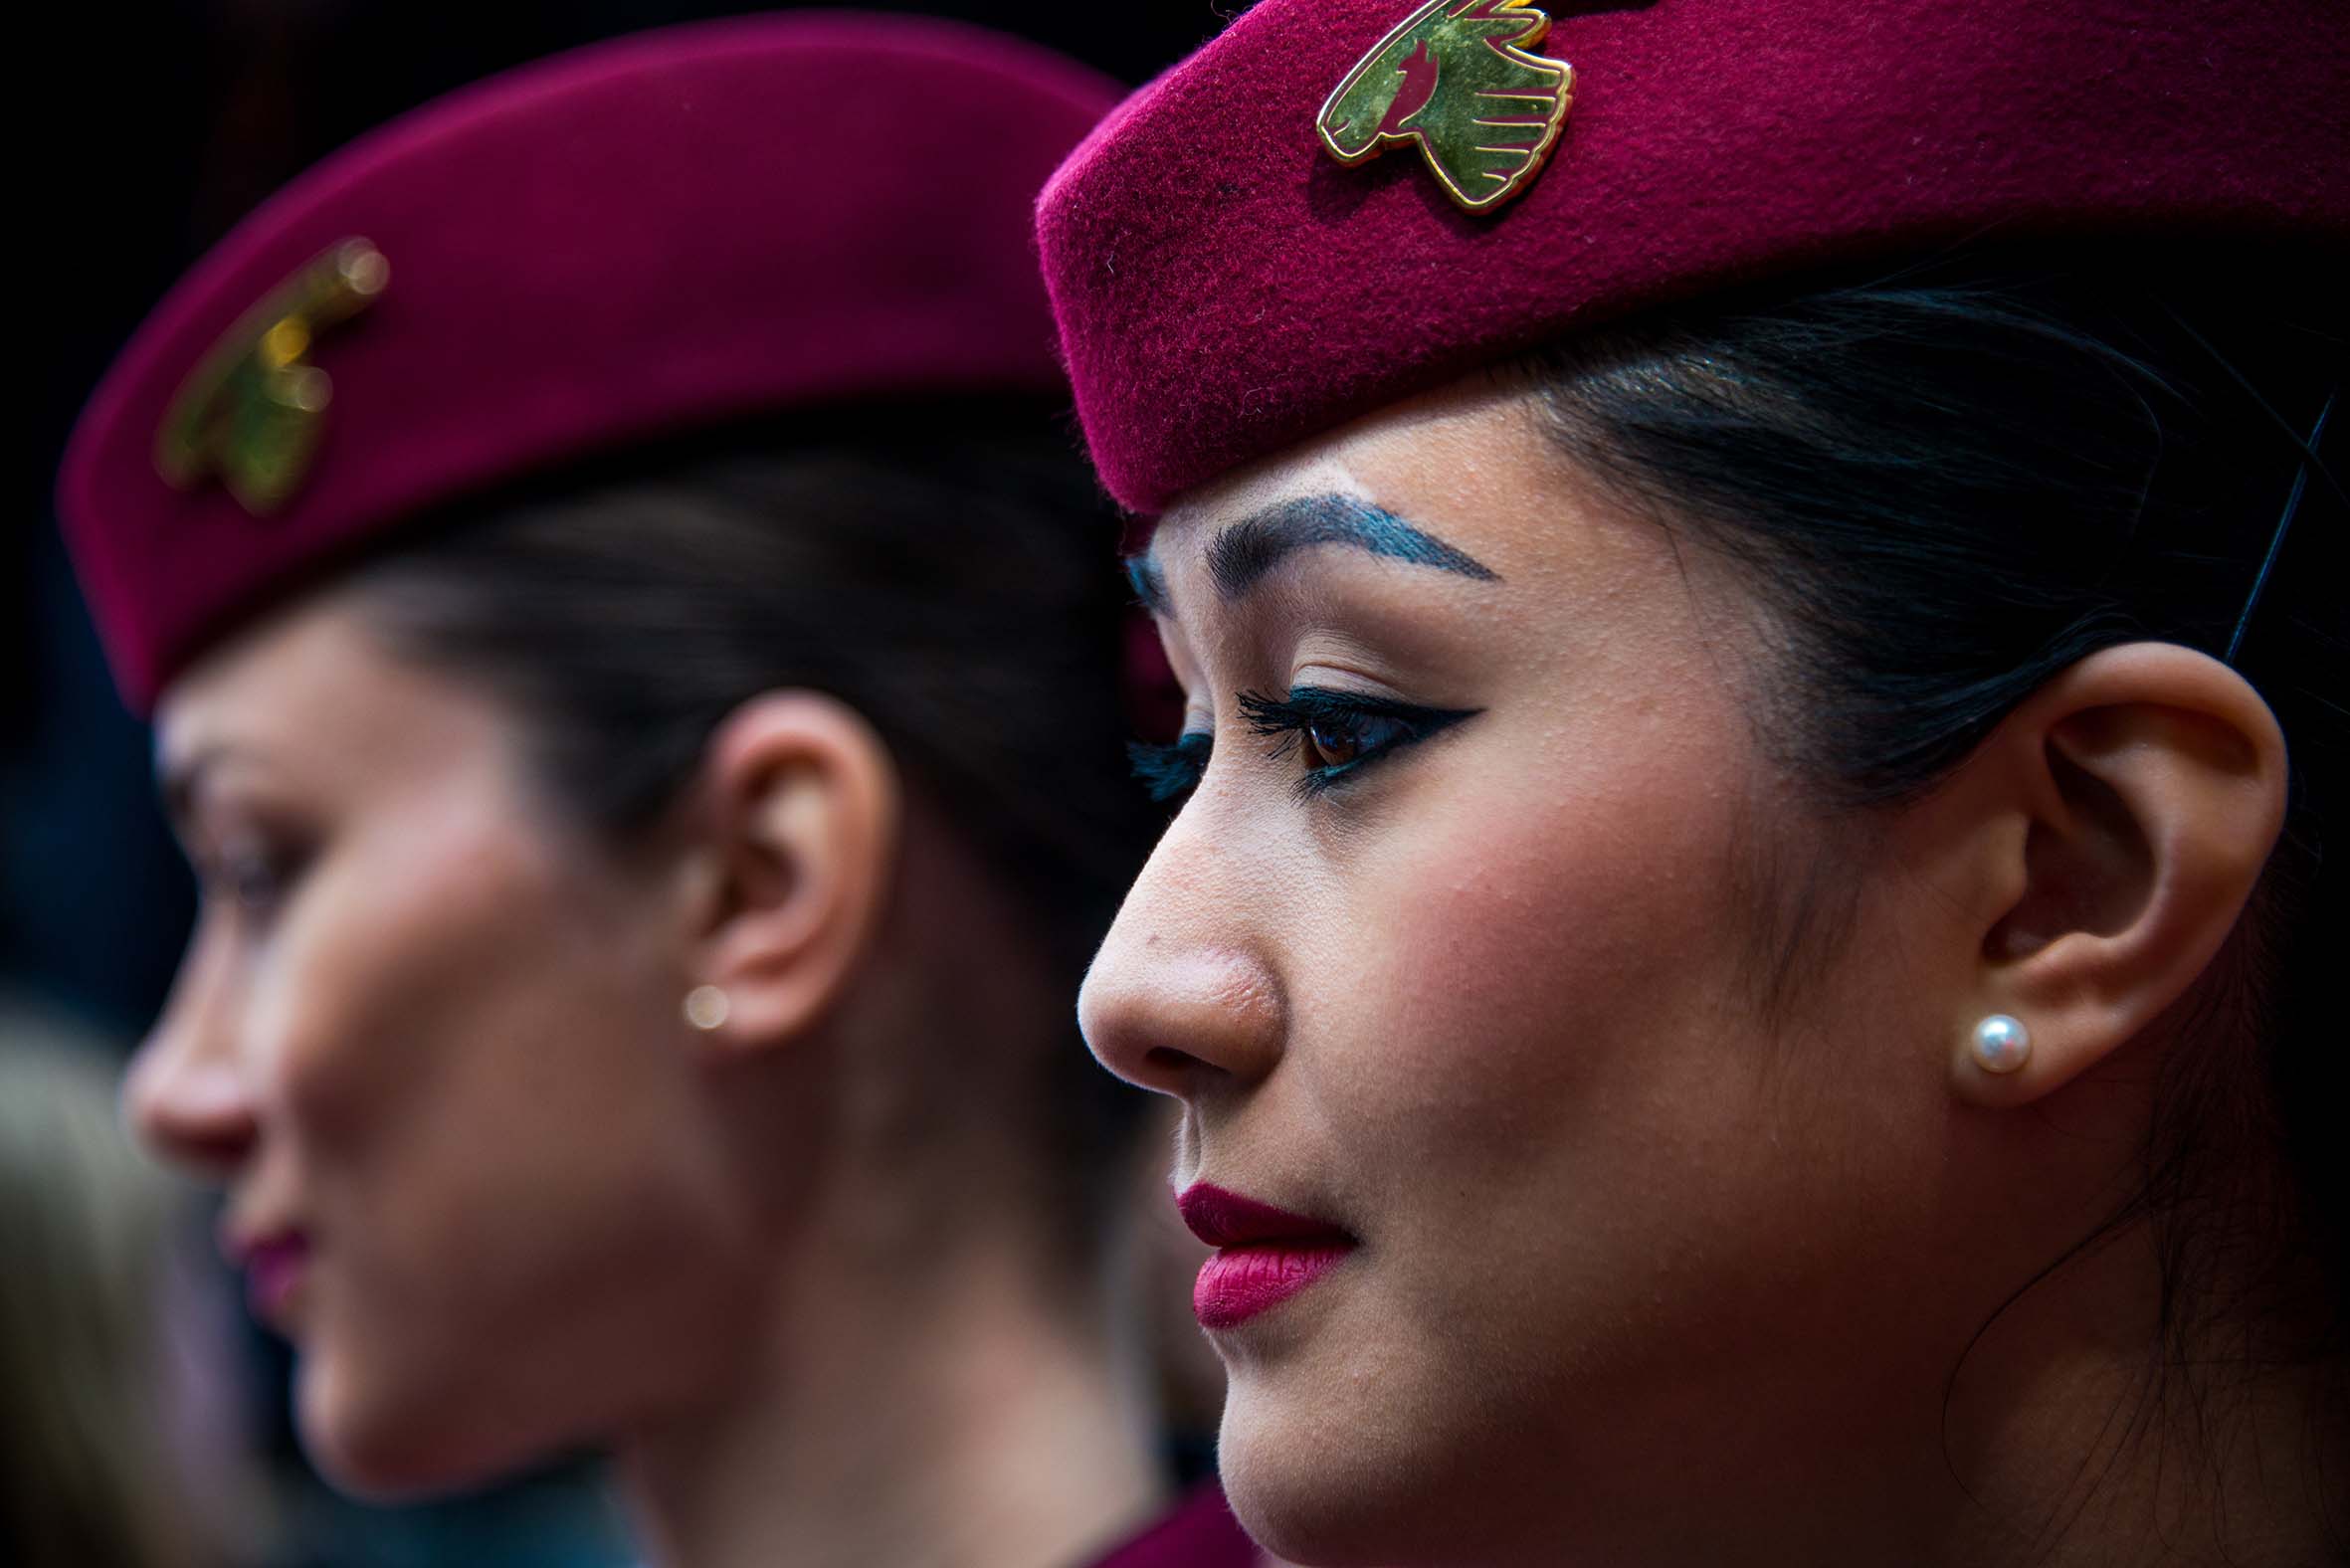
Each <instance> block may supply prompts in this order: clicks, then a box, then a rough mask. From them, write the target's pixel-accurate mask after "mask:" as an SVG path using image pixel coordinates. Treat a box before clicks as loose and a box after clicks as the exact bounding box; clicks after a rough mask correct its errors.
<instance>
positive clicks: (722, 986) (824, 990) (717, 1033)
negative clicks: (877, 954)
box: [688, 691, 899, 1053]
mask: <svg viewBox="0 0 2350 1568" xmlns="http://www.w3.org/2000/svg"><path fill="white" fill-rule="evenodd" d="M702 769H703V776H702V780H701V790H700V797H701V802H702V807H703V810H702V813H701V823H700V834H701V837H702V843H701V845H700V847H699V848H700V853H699V854H697V855H696V857H695V861H696V864H697V866H698V867H699V869H700V870H701V872H702V873H703V875H701V876H699V877H697V878H696V882H698V884H699V885H698V886H697V888H696V891H695V896H694V904H695V923H696V932H695V937H694V941H693V944H692V952H691V954H690V955H689V962H690V978H689V980H688V985H689V986H694V987H698V986H715V987H717V988H718V990H720V991H721V992H723V993H724V995H725V1007H724V1009H723V1016H722V1019H721V1020H720V1022H719V1023H718V1024H717V1026H716V1027H715V1028H714V1029H712V1030H711V1031H710V1033H711V1035H712V1036H713V1037H714V1038H715V1040H716V1042H717V1043H718V1044H719V1045H720V1046H721V1047H722V1048H723V1049H725V1050H726V1051H728V1052H733V1053H741V1052H749V1051H756V1050H762V1049H766V1048H768V1047H771V1046H774V1045H778V1044H781V1043H783V1042H785V1041H788V1040H791V1039H793V1038H795V1037H796V1036H798V1035H800V1034H801V1033H803V1032H804V1031H806V1030H807V1029H808V1027H809V1026H810V1025H812V1024H813V1023H815V1022H816V1021H817V1019H819V1018H820V1017H821V1016H822V1015H823V1014H824V1013H825V1012H826V1011H827V1010H828V1009H830V1008H831V1007H832V1005H833V1004H834V1003H835V1002H836V1001H838V1000H839V998H840V996H841V993H842V991H843V990H844V989H845V987H846V985H847V983H848V981H849V979H850V976H851V975H852V974H853V973H854V972H855V970H856V968H857V966H858V964H859V962H860V960H862V959H863V957H864V956H865V953H866V950H867V948H868V946H869V944H870V940H871V937H872V933H873V929H874V926H875V924H876V922H877V920H878V919H879V917H880V914H881V909H882V906H883V904H884V902H885V900H886V898H887V894H888V889H889V886H890V881H891V875H892V872H893V869H894V865H895V859H896V851H897V842H898V831H899V795H898V780H897V770H896V766H895V764H894V762H893V761H892V760H891V758H890V755H889V751H888V748H887V747H886V746H885V745H884V744H883V743H882V741H881V736H880V735H879V734H877V733H875V731H874V728H873V726H872V725H871V724H868V723H867V722H866V721H865V719H864V718H863V717H861V716H860V715H859V714H858V713H857V712H856V711H855V710H854V709H853V708H850V707H848V706H847V705H845V704H843V703H841V702H839V701H837V700H835V699H834V698H832V697H829V696H825V695H822V694H820V693H817V692H812V691H777V692H770V693H768V694H766V695H763V696H758V697H754V698H752V699H751V700H750V701H748V702H746V703H744V704H743V705H742V706H741V707H739V708H737V709H736V710H735V711H734V712H733V713H732V714H730V715H729V716H728V717H727V718H726V720H725V722H724V723H722V724H720V725H719V726H718V729H717V731H716V733H715V734H713V735H712V736H711V737H710V743H709V746H708V749H707V751H706V753H705V754H704V759H703V764H702Z"/></svg>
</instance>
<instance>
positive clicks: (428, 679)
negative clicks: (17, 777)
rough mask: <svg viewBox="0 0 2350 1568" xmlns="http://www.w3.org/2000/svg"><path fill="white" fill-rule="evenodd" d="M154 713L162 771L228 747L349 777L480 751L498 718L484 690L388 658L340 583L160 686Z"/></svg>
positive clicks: (371, 776) (489, 745) (374, 776)
mask: <svg viewBox="0 0 2350 1568" xmlns="http://www.w3.org/2000/svg"><path fill="white" fill-rule="evenodd" d="M155 717H156V754H157V760H158V764H159V766H160V768H161V770H162V772H163V773H164V774H165V775H166V776H175V775H178V774H182V773H184V772H185V771H187V770H188V769H190V768H191V767H194V766H195V765H196V764H198V763H199V762H202V761H204V760H205V759H207V758H208V757H212V756H216V755H225V754H236V755H241V756H256V757H263V758H267V759H268V760H269V761H271V762H272V763H273V764H276V765H279V766H284V767H291V768H298V769H299V770H301V771H302V772H303V773H304V774H305V775H307V776H308V777H310V778H313V779H315V780H317V781H319V782H322V783H341V784H350V785H359V784H367V783H372V782H391V781H394V780H399V779H403V778H411V777H413V776H414V774H415V773H416V772H417V771H418V770H419V769H420V768H422V767H425V766H428V765H436V764H438V763H440V762H443V761H445V760H446V759H447V758H448V757H450V756H451V755H453V754H476V753H486V752H488V751H490V750H491V749H493V744H494V742H495V741H496V740H497V738H498V737H499V735H500V734H501V733H502V731H503V729H504V727H505V726H504V722H503V720H502V718H501V716H500V714H499V712H498V710H497V709H496V708H495V707H494V706H493V705H492V704H491V702H490V699H489V698H488V697H487V696H486V695H484V694H481V693H478V692H474V691H471V690H469V689H468V688H467V687H466V686H464V685H463V684H461V683H459V682H456V681H454V680H451V679H449V678H447V677H444V676H441V675H438V674H436V673H433V672H431V671H427V670H423V669H420V668H417V667H415V666H414V665H412V664H410V663H408V662H406V661H403V660H400V659H397V658H395V657H393V656H392V655H391V654H390V653H389V652H388V651H387V650H386V649H385V648H384V646H383V645H382V643H381V641H380V640H379V639H378V638H377V637H376V636H375V634H374V633H373V632H372V631H371V630H370V629H369V627H368V625H367V623H366V619H365V617H364V615H363V614H362V612H361V609H360V607H359V605H358V603H357V601H356V598H355V596H353V595H350V594H347V593H342V592H327V593H322V594H316V595H312V596H310V597H308V598H305V599H303V600H300V601H298V602H297V603H295V604H294V605H293V606H291V607H289V608H287V609H285V610H282V611H280V612H278V613H276V614H274V615H270V616H267V617H264V618H262V619H260V620H258V621H256V622H254V623H253V624H252V625H251V626H250V627H248V628H247V629H245V630H244V631H242V632H240V633H239V634H238V635H237V636H236V637H235V638H233V639H232V640H230V641H228V642H226V643H223V644H222V645H221V646H220V647H218V648H216V649H214V650H212V651H211V652H210V653H208V654H206V655H205V656H204V657H203V658H202V659H200V660H198V661H197V662H196V663H195V664H194V665H192V666H191V667H190V668H189V669H188V670H187V671H186V673H184V674H183V675H181V676H179V677H178V678H176V679H175V680H174V681H173V682H172V683H171V685H170V686H168V687H166V688H165V690H164V693H163V696H162V700H161V701H160V702H159V703H158V704H157V707H156V715H155Z"/></svg>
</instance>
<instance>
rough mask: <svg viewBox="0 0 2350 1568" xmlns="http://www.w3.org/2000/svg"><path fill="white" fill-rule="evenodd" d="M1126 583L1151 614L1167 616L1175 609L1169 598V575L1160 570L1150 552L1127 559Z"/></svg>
mask: <svg viewBox="0 0 2350 1568" xmlns="http://www.w3.org/2000/svg"><path fill="white" fill-rule="evenodd" d="M1126 583H1127V585H1128V586H1129V587H1131V588H1132V589H1133V590H1134V597H1135V598H1137V599H1139V600H1141V601H1142V608H1144V609H1145V610H1148V611H1149V612H1150V613H1151V614H1153V615H1166V614H1167V613H1169V612H1170V611H1171V610H1172V609H1173V608H1174V605H1173V603H1172V601H1170V600H1169V599H1168V598H1167V574H1166V573H1165V572H1162V571H1160V570H1159V563H1158V562H1156V561H1154V560H1152V559H1151V558H1150V552H1149V551H1148V550H1143V551H1140V552H1138V553H1136V554H1133V555H1129V556H1127V557H1126Z"/></svg>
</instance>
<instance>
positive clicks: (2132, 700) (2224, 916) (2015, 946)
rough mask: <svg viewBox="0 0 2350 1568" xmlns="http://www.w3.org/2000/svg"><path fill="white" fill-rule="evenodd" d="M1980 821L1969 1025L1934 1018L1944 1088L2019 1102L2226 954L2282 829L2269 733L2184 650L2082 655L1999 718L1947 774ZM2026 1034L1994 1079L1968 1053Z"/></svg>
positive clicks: (2225, 678) (1991, 1101)
mask: <svg viewBox="0 0 2350 1568" xmlns="http://www.w3.org/2000/svg"><path fill="white" fill-rule="evenodd" d="M1961 773H1962V778H1961V779H1959V780H1958V781H1956V782H1957V784H1958V788H1959V791H1960V793H1961V794H1962V795H1966V796H1970V797H1972V798H1973V799H1974V800H1975V802H1976V803H1977V804H1978V806H1979V807H1980V808H1981V809H1980V811H1979V813H1976V815H1977V821H1978V823H1979V825H1980V826H1982V827H1983V828H1984V830H1985V831H1983V832H1980V833H1978V834H1976V835H1973V836H1972V841H1973V846H1974V848H1973V850H1972V851H1971V853H1972V854H1973V855H1975V856H1976V857H1978V866H1977V867H1976V868H1975V872H1976V875H1975V876H1974V877H1973V878H1970V880H1971V881H1973V882H1974V885H1975V888H1976V889H1977V890H1978V891H1979V892H1981V893H1982V894H1983V895H1984V896H1983V897H1981V898H1980V900H1971V901H1973V903H1974V907H1975V909H1976V911H1977V924H1978V926H1979V928H1980V929H1981V933H1982V940H1981V951H1980V958H1979V960H1978V962H1977V964H1976V966H1975V975H1976V983H1975V986H1974V993H1975V994H1974V995H1973V996H1972V997H1971V998H1970V1002H1971V1004H1972V1005H1973V1007H1974V1009H1975V1011H1974V1012H1973V1013H1972V1014H1971V1016H1968V1017H1963V1018H1954V1019H1952V1020H1950V1024H1949V1027H1950V1036H1951V1041H1952V1046H1951V1071H1952V1074H1953V1082H1954V1083H1955V1085H1956V1086H1957V1088H1958V1091H1959V1092H1960V1094H1961V1095H1962V1096H1964V1097H1966V1098H1968V1099H1970V1100H1973V1101H1975V1102H1977V1103H1980V1104H1987V1105H2012V1104H2022V1103H2026V1102H2029V1101H2032V1100H2036V1099H2038V1098H2040V1097H2041V1096H2043V1095H2045V1094H2048V1093H2050V1092H2052V1091H2053V1090H2055V1089H2057V1088H2059V1087H2061V1086H2063V1085H2064V1084H2066V1083H2068V1082H2070V1081H2071V1080H2072V1079H2074V1078H2078V1077H2079V1076H2080V1075H2081V1074H2083V1073H2085V1072H2087V1071H2089V1070H2090V1069H2092V1068H2094V1067H2096V1066H2097V1065H2098V1064H2100V1063H2102V1062H2104V1061H2105V1060H2107V1059H2108V1058H2110V1057H2111V1056H2112V1055H2113V1054H2114V1053H2115V1052H2117V1051H2118V1050H2120V1049H2121V1047H2123V1046H2124V1045H2126V1044H2127V1043H2128V1042H2129V1041H2130V1040H2132V1039H2133V1038H2135V1037H2136V1036H2137V1035H2139V1034H2140V1033H2141V1032H2142V1031H2144V1030H2145V1029H2146V1028H2148V1026H2150V1025H2151V1024H2153V1023H2154V1021H2155V1020H2156V1019H2157V1018H2158V1017H2159V1016H2160V1015H2161V1014H2162V1012H2163V1011H2164V1009H2166V1008H2168V1007H2170V1006H2171V1004H2173V1003H2174V1002H2176V1001H2178V1000H2179V998H2180V997H2182V996H2183V995H2185V994H2186V992H2187V990H2188V988H2189V987H2190V986H2192V985H2193V984H2194V983H2195V981H2196V979H2197V977H2198V976H2200V975H2201V974H2202V973H2203V971H2204V969H2205V967H2206V966H2207V965H2208V964H2209V963H2210V962H2211V960H2212V958H2213V956H2214V955H2215V954H2217V953H2218V952H2219V950H2220V947H2221V944H2222V943H2223V942H2225V941H2226V940H2227V937H2228V933H2229V932H2230V930H2232V929H2233V928H2234V926H2235V924H2236V920H2237V917H2238V915H2240V914H2241V913H2242V912H2243V910H2244V906H2245V903H2246V901H2247V900H2248V899H2249V898H2250V897H2251V896H2252V889H2253V887H2254V886H2255V885H2256V884H2257V883H2258V882H2259V878H2260V872H2261V869H2262V868H2263V867H2264V866H2265V865H2266V864H2267V861H2268V854H2269V851H2270V850H2271V849H2273V848H2274V847H2275V844H2276V837H2277V834H2278V832H2279V831H2280V830H2281V828H2282V826H2283V822H2284V806H2285V776H2286V768H2285V749H2284V735H2283V732H2282V731H2281V730H2279V729H2278V728H2277V725H2276V719H2275V715H2273V714H2272V713H2270V712H2269V711H2268V705H2267V704H2266V703H2265V702H2263V701H2261V700H2260V697H2259V695H2258V693H2256V692H2255V691H2253V690H2252V687H2251V686H2249V685H2247V684H2246V683H2245V681H2244V679H2243V678H2242V677H2241V676H2239V675H2237V674H2236V672H2235V671H2233V670H2230V669H2229V668H2228V667H2227V666H2225V665H2223V664H2221V663H2219V662H2218V661H2217V660H2214V659H2211V658H2209V657H2207V656H2206V655H2203V654H2199V653H2196V652H2194V651H2193V650H2192V649H2187V648H2181V647H2177V646H2175V645H2172V644H2167V643H2132V644H2128V645H2125V646H2123V647H2120V648H2112V649H2107V650H2105V651H2104V652H2101V653H2097V654H2093V655H2091V656H2090V657H2089V658H2087V659H2084V660H2082V661H2081V662H2080V663H2078V664H2076V665H2074V666H2073V667H2071V668H2070V669H2069V670H2067V671H2065V672H2064V673H2063V674H2062V675H2060V676H2058V677H2057V678H2056V680H2054V681H2052V682H2050V683H2049V684H2048V685H2047V686H2043V687H2042V688H2041V689H2040V690H2039V691H2037V692H2035V693H2034V694H2033V696H2032V697H2031V699H2030V700H2028V701H2027V702H2025V704H2024V705H2023V706H2022V707H2020V708H2018V709H2017V710H2016V711H2015V712H2014V713H2012V714H2010V715H2009V716H2008V718H2007V720H2006V721H2005V722H2003V723H2002V724H2001V725H2000V726H1999V728H1998V729H1997V730H1996V731H1994V733H1993V735H1992V737H1991V738H1990V740H1988V741H1987V742H1986V743H1985V744H1984V745H1983V746H1982V747H1981V748H1980V749H1979V750H1978V751H1977V753H1976V754H1975V756H1974V757H1972V758H1970V759H1969V761H1968V763H1967V764H1966V766H1965V768H1963V769H1962V770H1961ZM1994 1013H2005V1014H2008V1015H2010V1016H2012V1017H2014V1018H2017V1019H2020V1020H2022V1021H2023V1023H2024V1025H2025V1027H2026V1028H2027V1029H2028V1030H2029V1031H2030V1033H2031V1048H2032V1049H2031V1053H2030V1056H2029V1058H2028V1059H2027V1060H2026V1062H2025V1064H2024V1066H2023V1067H2021V1068H2020V1069H2018V1070H2016V1071H2015V1072H2012V1073H2005V1074H1999V1073H1991V1072H1987V1071H1985V1070H1984V1069H1983V1068H1982V1066H1981V1065H1979V1064H1978V1063H1977V1061H1976V1060H1975V1057H1974V1054H1973V1051H1972V1049H1971V1039H1972V1034H1973V1030H1974V1026H1975V1024H1976V1023H1977V1022H1978V1021H1979V1020H1980V1019H1982V1018H1983V1017H1985V1016H1988V1015H1990V1014H1994Z"/></svg>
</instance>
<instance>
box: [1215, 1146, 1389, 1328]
mask: <svg viewBox="0 0 2350 1568" xmlns="http://www.w3.org/2000/svg"><path fill="white" fill-rule="evenodd" d="M1175 1207H1176V1208H1177V1209H1179V1210H1181V1211H1182V1214H1183V1223H1184V1224H1186V1225H1188V1226H1190V1227H1191V1233H1192V1234H1193V1235H1194V1236H1196V1237H1198V1238H1199V1239H1200V1240H1201V1241H1203V1242H1206V1243H1207V1244H1208V1245H1209V1246H1210V1247H1213V1248H1215V1249H1216V1256H1215V1257H1213V1258H1211V1259H1209V1260H1208V1261H1207V1262H1206V1263H1205V1264H1203V1265H1201V1266H1200V1277H1199V1279H1198V1281H1197V1282H1196V1283H1195V1284H1193V1286H1192V1290H1191V1309H1192V1311H1193V1312H1194V1313H1195V1314H1196V1315H1197V1316H1198V1318H1199V1320H1200V1326H1201V1327H1202V1328H1234V1327H1237V1326H1239V1325H1240V1324H1242V1323H1245V1322H1247V1321H1248V1320H1249V1319H1250V1318H1252V1317H1255V1316H1257V1315H1258V1314H1259V1313H1261V1312H1270V1311H1272V1310H1273V1308H1274V1307H1276V1306H1278V1305H1280V1304H1281V1303H1282V1302H1283V1301H1286V1300H1287V1299H1289V1297H1291V1296H1293V1295H1295V1294H1296V1293H1297V1292H1298V1291H1300V1290H1303V1289H1304V1288H1305V1287H1306V1286H1307V1285H1310V1284H1312V1283H1313V1282H1314V1281H1315V1280H1317V1279H1319V1278H1320V1277H1321V1276H1322V1275H1323V1274H1328V1273H1329V1272H1330V1271H1331V1270H1332V1269H1334V1268H1336V1267H1337V1266H1338V1265H1339V1264H1340V1263H1341V1262H1343V1261H1344V1260H1345V1258H1346V1255H1347V1254H1348V1253H1350V1252H1352V1251H1353V1250H1354V1245H1355V1241H1354V1238H1353V1237H1351V1236H1349V1235H1347V1234H1346V1232H1344V1231H1342V1230H1340V1229H1339V1228H1338V1227H1337V1226H1335V1225H1332V1224H1330V1223H1329V1222H1328V1221H1326V1220H1315V1219H1309V1218H1307V1217H1306V1216H1304V1215H1302V1214H1291V1213H1289V1212H1288V1211H1287V1210H1286V1209H1276V1208H1274V1207H1273V1205H1272V1204H1270V1203H1259V1202H1258V1201H1257V1200H1256V1199H1254V1198H1244V1197H1242V1196H1241V1195H1240V1194H1239V1193H1237V1192H1227V1191H1225V1190H1224V1189H1223V1188H1222V1187H1212V1186H1210V1185H1209V1184H1208V1183H1206V1182H1196V1183H1194V1184H1193V1185H1191V1186H1190V1187H1187V1188H1185V1189H1184V1190H1183V1192H1182V1193H1181V1194H1180V1195H1179V1196H1178V1197H1177V1198H1176V1200H1175Z"/></svg>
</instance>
